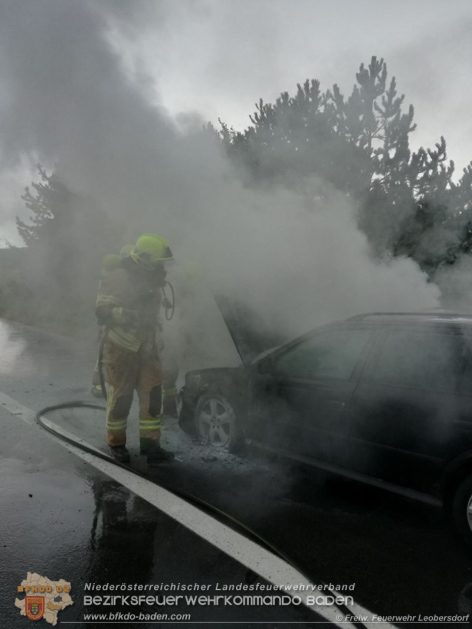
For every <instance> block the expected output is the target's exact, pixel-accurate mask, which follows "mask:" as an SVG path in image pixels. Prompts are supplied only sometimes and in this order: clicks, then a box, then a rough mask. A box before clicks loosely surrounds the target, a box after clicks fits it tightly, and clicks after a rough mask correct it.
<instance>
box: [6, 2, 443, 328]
mask: <svg viewBox="0 0 472 629" xmlns="http://www.w3.org/2000/svg"><path fill="white" fill-rule="evenodd" d="M0 6H1V9H2V16H3V18H2V20H1V22H0V52H1V55H0V58H1V61H0V85H1V93H2V94H3V97H2V98H1V99H0V147H1V153H2V156H3V163H4V165H11V164H12V163H14V162H15V160H20V159H22V157H24V156H25V155H29V154H31V153H35V154H37V155H38V156H39V158H40V159H41V160H42V161H43V162H44V163H46V164H50V165H54V166H55V167H56V169H57V171H58V173H59V174H60V176H61V177H62V178H63V180H64V181H65V182H66V183H67V184H68V185H69V186H70V187H71V189H72V190H74V191H75V192H77V193H78V194H81V195H84V196H86V197H87V198H89V199H92V200H93V203H94V204H95V205H96V207H97V208H98V207H99V208H101V209H105V210H106V212H108V213H109V215H113V216H114V217H115V218H119V219H120V220H121V222H122V223H121V224H122V226H123V243H126V242H129V241H130V240H132V239H134V238H135V237H136V236H137V235H139V233H140V232H143V231H151V232H159V233H162V234H163V235H164V236H166V237H167V238H168V239H169V240H170V242H171V244H172V247H173V249H174V250H175V253H176V255H177V257H178V258H180V260H186V261H195V262H198V263H199V265H200V267H201V269H202V274H203V277H204V281H205V283H206V284H207V285H208V286H209V287H210V289H211V290H212V291H214V292H218V293H226V294H229V295H231V296H234V297H237V298H239V299H240V300H242V301H243V303H245V304H246V305H248V306H249V307H250V308H251V309H252V310H255V311H256V312H257V313H258V314H260V315H261V317H262V319H263V320H264V321H265V325H267V327H268V328H276V329H279V330H281V331H282V332H283V334H284V335H287V336H288V335H295V334H298V333H301V332H303V331H305V330H307V329H309V328H311V327H314V326H315V325H316V324H318V323H322V322H324V321H327V320H330V319H339V318H343V317H345V316H348V315H352V314H355V313H358V312H363V311H370V310H410V309H420V308H429V307H435V306H437V305H438V300H439V290H438V288H437V287H436V286H435V285H432V284H428V283H427V281H426V278H425V276H424V275H423V274H422V273H421V271H420V270H419V268H418V267H417V266H416V265H415V264H414V263H413V262H412V261H410V260H395V261H392V262H390V263H389V264H379V263H378V262H376V261H374V260H373V259H372V258H371V256H370V254H369V248H368V244H367V241H366V238H365V237H364V236H363V234H362V233H361V232H360V231H359V230H358V229H357V227H356V223H355V217H354V215H353V211H352V208H351V207H350V206H349V204H348V202H347V200H346V198H345V197H344V196H342V195H341V194H340V193H338V192H337V191H336V190H332V189H329V188H327V186H326V185H325V184H324V183H323V182H321V181H317V180H313V181H312V182H310V184H309V185H307V186H306V187H305V188H304V189H303V190H296V191H293V190H291V191H289V190H286V189H284V188H283V187H276V188H275V189H273V190H271V191H265V192H262V191H259V192H256V191H254V190H250V189H248V188H246V187H244V186H243V184H242V183H241V182H240V180H239V179H238V177H237V174H236V173H235V172H234V171H233V169H232V167H231V165H230V163H229V162H228V161H227V160H226V158H225V156H224V154H223V153H222V150H221V147H219V146H218V144H217V143H216V142H215V141H213V140H212V139H211V138H210V137H206V136H202V135H201V134H199V133H197V132H196V130H195V129H194V128H193V127H194V125H191V124H190V128H189V129H188V130H187V131H186V132H185V133H182V132H181V130H179V129H178V128H177V126H176V125H175V124H174V122H173V121H172V120H171V119H170V117H169V116H168V115H167V114H166V113H165V112H164V111H163V110H162V109H160V108H159V107H157V106H156V105H154V104H151V102H150V98H149V89H148V88H149V85H148V84H147V83H146V81H145V80H144V79H143V77H142V76H140V77H139V79H136V80H134V81H133V80H131V79H130V75H129V73H126V72H125V70H124V66H123V64H122V60H121V58H119V57H118V56H117V54H116V50H115V48H114V47H113V46H112V45H111V44H110V28H111V26H113V28H115V29H116V28H119V25H120V24H123V23H126V24H128V27H129V28H130V27H131V26H130V25H134V27H135V28H139V25H140V24H142V16H143V13H144V14H146V11H151V10H152V11H153V9H150V8H149V7H150V6H151V5H150V4H149V3H147V2H139V1H134V2H132V3H131V2H127V3H121V2H100V1H99V0H97V1H96V2H92V1H88V0H69V1H68V2H62V1H61V0H34V1H33V0H30V1H28V0H26V1H24V2H21V3H18V2H14V1H11V2H10V1H8V0H2V1H1V2H0ZM158 6H159V8H160V9H161V10H160V11H157V12H155V14H154V17H155V18H156V20H157V21H156V28H158V27H162V26H163V25H164V24H165V7H166V4H165V3H162V4H159V5H158ZM156 16H157V17H156ZM132 18H133V19H132ZM138 18H139V19H138ZM127 19H128V21H127ZM133 20H134V21H133ZM294 78H295V77H294ZM235 97H237V95H236V94H235ZM320 191H322V195H321V194H320ZM321 196H322V197H323V201H322V202H321V201H320V200H319V199H320V197H321ZM104 253H106V252H104ZM210 325H211V323H210Z"/></svg>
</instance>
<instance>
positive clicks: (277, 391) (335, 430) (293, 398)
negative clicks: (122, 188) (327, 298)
mask: <svg viewBox="0 0 472 629" xmlns="http://www.w3.org/2000/svg"><path fill="white" fill-rule="evenodd" d="M373 336H374V333H373V331H372V330H371V329H368V328H367V327H357V328H351V327H345V328H335V329H332V328H331V329H325V330H323V331H320V332H318V333H315V334H312V335H310V336H309V337H305V338H304V339H302V340H300V341H297V342H295V343H294V344H292V345H290V346H288V347H285V348H283V349H282V350H280V351H279V352H277V353H276V355H275V357H273V358H272V359H271V360H270V367H268V368H267V369H265V371H267V373H262V374H260V373H255V374H254V377H253V378H251V391H250V400H251V403H250V421H249V426H248V429H249V430H248V431H247V432H248V433H249V434H248V436H249V437H251V438H252V439H253V440H255V441H257V442H259V443H260V444H265V445H266V446H267V447H269V448H271V449H273V450H276V451H279V452H285V453H289V454H290V456H294V457H296V456H298V457H302V458H310V459H319V460H321V461H324V462H328V463H334V464H338V465H340V464H341V465H342V464H345V463H346V462H347V459H348V452H347V445H348V432H349V430H348V419H349V402H350V398H351V395H352V393H353V390H354V387H355V386H356V383H357V380H358V376H359V372H360V368H361V365H362V364H363V361H364V360H365V357H366V355H367V354H368V351H369V349H370V347H371V343H372V339H373ZM267 364H268V363H267V361H266V362H265V365H266V366H267ZM263 371H264V370H263Z"/></svg>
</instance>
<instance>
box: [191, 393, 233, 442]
mask: <svg viewBox="0 0 472 629" xmlns="http://www.w3.org/2000/svg"><path fill="white" fill-rule="evenodd" d="M195 428H196V432H197V436H198V437H199V438H200V439H201V440H202V441H203V442H204V443H207V444H208V445H211V446H212V447H214V448H217V449H220V450H226V451H227V452H238V451H239V450H240V449H241V447H242V446H243V443H244V437H243V432H242V428H241V424H240V422H239V420H238V417H237V413H236V411H235V409H234V405H233V404H232V403H231V402H230V401H229V400H228V398H227V397H225V396H224V395H221V394H220V393H212V392H208V393H204V394H203V395H202V396H201V397H200V398H199V400H198V402H197V405H196V407H195Z"/></svg>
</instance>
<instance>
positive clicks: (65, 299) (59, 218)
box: [16, 164, 123, 328]
mask: <svg viewBox="0 0 472 629" xmlns="http://www.w3.org/2000/svg"><path fill="white" fill-rule="evenodd" d="M38 173H39V181H37V182H33V183H32V184H31V187H27V188H26V189H25V193H24V195H23V196H22V199H23V200H24V202H25V204H26V207H27V208H28V209H29V210H30V211H31V217H30V219H29V221H28V222H26V221H23V220H20V219H19V218H17V219H16V223H17V228H18V232H19V234H20V236H21V237H22V239H23V241H24V243H25V244H26V245H27V248H26V249H24V250H23V251H24V255H23V257H24V260H25V263H24V266H25V267H27V269H26V271H27V272H26V277H27V278H28V283H29V290H30V292H31V295H32V296H33V299H32V301H31V303H30V304H28V305H29V307H30V308H36V309H37V310H38V312H41V313H42V316H43V318H49V319H50V322H53V321H58V319H60V321H61V323H59V324H58V325H59V326H60V327H62V328H64V325H67V327H70V325H69V323H67V324H65V323H64V322H68V321H72V322H73V325H75V324H76V323H77V319H80V318H81V317H88V318H89V319H90V318H93V300H94V297H95V295H96V289H97V282H98V277H99V272H100V266H101V259H102V257H103V255H104V254H105V253H109V252H111V251H119V249H120V247H121V246H122V245H123V242H121V234H122V232H123V230H122V229H120V228H119V225H118V224H117V223H116V221H114V220H113V219H112V218H111V217H109V216H105V215H104V213H103V212H101V211H100V210H99V209H97V208H96V207H94V204H93V203H92V202H91V201H90V199H87V198H85V197H83V196H81V195H78V194H76V193H74V192H72V191H71V190H70V189H69V188H68V187H67V186H66V185H65V184H64V182H63V181H62V180H61V178H60V177H59V176H58V174H57V173H56V172H53V173H51V174H48V173H47V172H46V170H45V169H44V168H43V167H42V166H41V165H40V164H39V165H38ZM74 320H75V322H74Z"/></svg>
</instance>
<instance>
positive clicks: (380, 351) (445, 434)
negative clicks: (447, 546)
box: [349, 326, 467, 491]
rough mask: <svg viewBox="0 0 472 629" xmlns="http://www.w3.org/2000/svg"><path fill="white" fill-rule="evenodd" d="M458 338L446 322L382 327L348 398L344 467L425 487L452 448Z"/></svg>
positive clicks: (461, 354)
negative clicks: (347, 456)
mask: <svg viewBox="0 0 472 629" xmlns="http://www.w3.org/2000/svg"><path fill="white" fill-rule="evenodd" d="M466 350H467V344H466V342H465V341H464V337H463V335H461V334H460V333H457V332H455V331H453V330H451V329H448V328H446V327H445V326H443V327H442V329H441V328H439V327H438V328H433V327H432V326H429V327H426V329H425V326H423V327H421V326H416V327H415V326H411V327H391V328H388V329H386V330H385V332H384V336H383V338H382V340H381V342H379V345H378V348H376V351H375V352H373V353H372V354H371V357H370V360H369V364H368V365H367V366H366V369H365V370H364V373H363V377H362V379H361V381H360V382H359V385H358V386H357V388H356V390H355V392H354V395H353V398H352V405H351V409H352V420H351V428H350V442H351V444H350V464H349V466H350V468H351V469H352V470H353V471H356V472H362V473H364V474H367V475H369V476H372V477H375V478H380V479H382V480H385V481H388V482H391V483H395V484H398V485H401V486H404V487H410V488H413V489H417V490H424V491H427V490H428V489H430V488H431V487H432V486H433V485H434V483H435V482H436V481H437V480H438V479H439V476H440V473H441V469H442V467H443V465H444V462H445V460H446V459H447V458H448V457H449V456H450V452H451V451H452V450H454V448H456V447H457V444H456V443H455V442H456V441H457V429H456V427H455V421H456V419H457V417H458V413H459V408H460V398H459V395H458V384H459V381H460V375H461V373H462V371H463V368H464V364H465V357H466Z"/></svg>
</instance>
